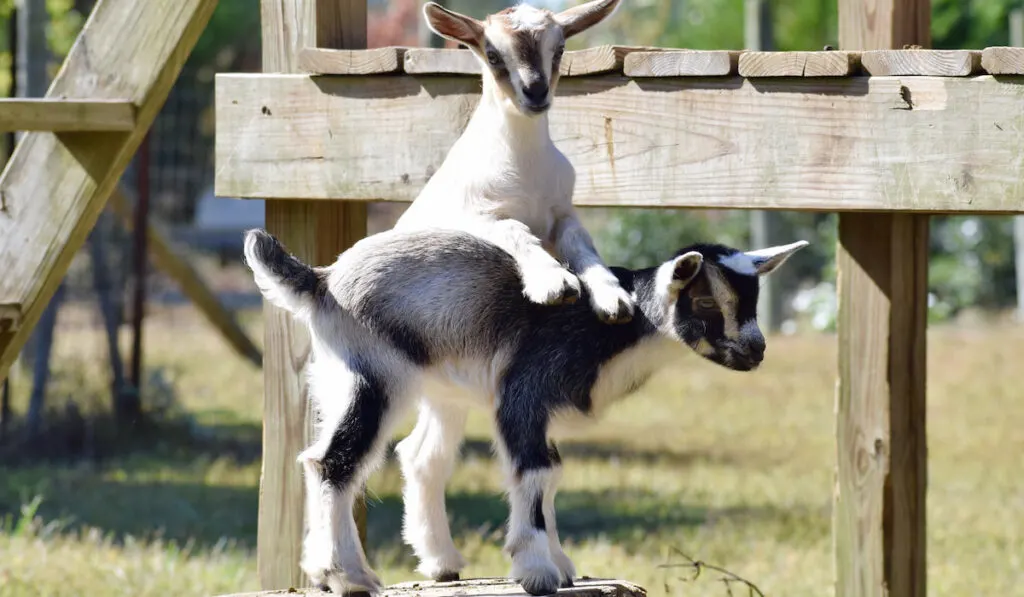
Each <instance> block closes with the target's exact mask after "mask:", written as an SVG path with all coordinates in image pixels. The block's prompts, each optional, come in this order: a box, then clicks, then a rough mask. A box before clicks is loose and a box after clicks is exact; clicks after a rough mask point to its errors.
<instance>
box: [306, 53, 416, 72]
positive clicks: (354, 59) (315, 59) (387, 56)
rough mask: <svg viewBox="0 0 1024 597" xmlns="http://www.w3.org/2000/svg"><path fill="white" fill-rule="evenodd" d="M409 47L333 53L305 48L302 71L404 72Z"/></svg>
mask: <svg viewBox="0 0 1024 597" xmlns="http://www.w3.org/2000/svg"><path fill="white" fill-rule="evenodd" d="M405 50H406V49H405V48H399V47H386V48H374V49H372V50H329V49H326V48H303V49H302V50H301V51H300V52H299V70H301V71H302V72H304V73H310V74H314V75H383V74H390V73H400V72H402V66H403V57H404V55H405Z"/></svg>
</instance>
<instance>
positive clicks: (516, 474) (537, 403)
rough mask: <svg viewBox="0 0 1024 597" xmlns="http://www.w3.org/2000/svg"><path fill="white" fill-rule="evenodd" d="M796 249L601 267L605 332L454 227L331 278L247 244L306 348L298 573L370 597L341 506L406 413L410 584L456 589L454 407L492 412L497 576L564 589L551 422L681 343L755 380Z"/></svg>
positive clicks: (617, 390)
mask: <svg viewBox="0 0 1024 597" xmlns="http://www.w3.org/2000/svg"><path fill="white" fill-rule="evenodd" d="M806 245H807V243H806V242H803V241H801V242H798V243H793V244H791V245H786V246H782V247H775V248H772V249H766V250H762V251H752V252H746V253H743V252H739V251H736V250H735V249H730V248H727V247H723V246H720V245H695V246H692V247H689V248H687V249H684V250H682V251H679V252H678V253H677V254H676V256H674V257H672V258H670V259H668V260H667V261H665V263H663V264H662V265H661V266H659V267H654V268H648V269H641V270H627V269H622V268H614V269H613V271H614V274H613V275H615V276H616V279H617V280H619V282H620V283H621V284H622V286H623V287H624V288H626V289H628V290H629V291H630V292H631V293H632V295H633V296H634V298H635V301H636V306H637V309H636V313H635V314H634V317H633V318H632V320H631V321H630V322H628V323H624V324H621V325H607V324H604V323H601V322H600V321H598V320H597V318H596V317H594V315H593V312H592V311H591V310H590V308H589V307H588V306H587V305H586V304H584V303H582V302H580V303H578V304H570V305H557V306H545V305H537V304H535V303H532V302H530V301H529V300H528V299H526V298H525V297H524V296H523V292H522V289H523V282H522V278H521V275H520V272H519V268H518V267H517V265H516V263H515V261H514V260H513V259H512V257H510V256H509V254H508V253H506V252H505V251H503V250H502V249H500V248H499V247H497V246H496V245H494V244H492V243H489V242H485V241H483V240H481V239H479V238H478V237H476V236H475V235H472V234H468V233H465V232H457V231H440V230H435V231H430V230H423V231H414V232H400V231H393V230H392V231H388V232H382V233H380V234H376V235H374V236H371V237H368V238H365V239H363V240H361V241H359V242H358V243H356V244H355V245H354V246H353V247H352V248H350V249H349V250H347V251H345V252H344V253H342V255H341V256H340V257H339V258H338V260H337V261H336V262H335V263H334V264H333V265H331V266H329V267H325V268H311V267H309V266H307V265H305V264H303V263H301V262H300V261H298V260H297V259H296V258H294V257H292V256H291V255H288V254H287V253H286V252H285V250H284V248H283V247H282V246H281V245H280V244H279V243H278V242H277V240H276V239H274V238H273V237H272V236H270V235H269V234H267V233H266V232H263V231H260V230H254V231H250V232H249V233H248V234H247V236H246V239H245V258H246V262H247V263H248V264H249V267H250V268H252V270H253V274H254V277H255V280H256V284H257V286H259V288H260V291H261V292H262V293H263V296H264V297H265V298H266V299H267V300H268V301H269V302H271V303H273V304H275V305H277V306H279V307H281V308H283V309H286V310H288V311H290V312H291V313H293V314H294V315H295V316H296V317H297V318H298V319H299V320H301V321H303V322H305V323H306V325H307V326H308V328H309V330H310V335H311V337H312V359H311V363H310V365H309V376H310V385H309V387H310V395H311V397H312V399H313V403H314V406H315V409H316V412H317V414H318V417H319V424H318V432H317V438H316V440H315V441H314V443H313V444H312V445H311V446H310V447H309V448H308V449H306V450H305V451H304V452H303V453H302V455H301V456H300V457H299V460H300V461H301V462H302V465H303V468H304V475H305V480H306V494H307V512H308V518H307V520H308V523H309V526H308V529H307V534H306V540H305V545H304V547H303V556H302V567H303V569H304V570H305V572H306V573H307V574H308V575H309V576H310V578H312V579H313V581H314V582H316V583H318V584H320V585H325V586H328V587H330V588H331V590H333V591H335V592H345V591H350V590H359V589H363V590H368V591H370V592H372V593H376V592H378V591H379V590H380V580H379V579H378V578H377V576H376V575H375V574H374V573H373V572H372V571H371V570H370V568H369V566H368V565H367V563H366V559H365V556H364V554H363V550H362V548H361V546H360V544H359V537H358V534H357V532H356V526H355V521H354V520H353V516H352V507H353V504H354V500H355V497H356V495H358V492H359V489H360V487H361V486H362V485H363V484H364V483H365V481H366V479H367V477H368V476H369V475H370V473H371V471H372V470H373V468H374V467H376V466H377V465H378V464H379V463H380V462H381V460H382V459H383V450H384V448H385V445H386V443H387V438H388V437H390V435H391V432H392V429H393V428H394V425H395V423H396V422H398V421H399V420H400V418H401V417H402V415H403V414H404V413H406V412H408V410H409V409H410V408H411V407H412V406H414V405H416V404H417V402H418V403H419V421H418V422H417V425H416V427H415V429H414V430H413V432H412V433H411V434H410V435H409V436H408V437H407V438H406V439H404V440H403V441H402V442H401V443H400V444H399V446H398V448H397V452H398V455H399V459H400V461H401V464H402V474H403V476H404V477H405V488H404V495H403V498H404V504H405V520H404V529H403V533H404V537H405V539H406V541H407V542H408V543H410V544H411V545H412V547H413V549H414V551H415V552H416V555H417V556H418V557H419V560H420V568H419V569H420V571H421V572H423V573H425V574H427V575H430V576H432V577H434V578H436V579H445V580H453V579H456V578H458V573H459V571H460V570H461V569H462V567H463V566H464V565H465V562H464V560H463V559H462V556H461V555H460V554H459V552H458V550H457V549H456V547H455V544H454V542H453V541H452V537H451V532H450V530H449V528H448V519H447V515H446V512H445V499H444V489H445V484H446V482H447V480H448V477H449V476H450V475H451V472H452V467H453V466H454V462H455V457H456V454H457V452H458V448H459V445H460V444H461V441H462V435H463V425H464V423H465V420H466V414H467V409H468V408H469V407H471V406H479V407H483V408H485V409H487V410H488V411H490V412H491V413H492V414H493V418H494V422H495V427H496V432H497V433H496V442H495V445H496V447H497V448H498V454H499V455H500V457H501V460H502V463H503V465H504V466H505V469H506V471H507V472H508V481H507V483H508V495H509V503H510V504H509V505H510V512H509V527H508V535H507V537H506V542H505V548H506V550H507V551H508V553H509V554H510V555H511V557H512V574H511V576H512V578H514V579H516V580H517V581H519V582H520V583H521V584H522V586H523V588H524V589H525V590H526V591H528V592H529V593H531V594H534V595H543V594H548V593H552V592H554V591H555V590H556V589H558V587H559V586H568V585H571V584H572V581H573V578H574V577H575V575H576V571H575V568H574V567H573V563H572V561H571V560H570V559H569V558H568V557H567V556H566V555H565V553H564V552H563V551H562V547H561V545H560V543H559V539H558V531H557V529H556V526H555V501H554V500H555V492H556V490H557V485H558V479H559V476H560V471H561V459H560V458H559V456H558V451H557V449H556V448H555V446H554V444H553V443H550V442H549V431H550V430H551V429H552V426H554V427H555V428H557V426H558V425H559V424H560V423H561V422H563V421H565V419H566V418H567V417H568V418H573V417H582V418H583V419H588V418H589V419H592V418H594V417H595V416H597V415H599V414H600V413H601V411H602V410H604V409H605V408H606V407H607V406H608V405H609V404H610V403H612V402H614V401H615V400H618V399H620V398H622V397H624V396H626V395H628V394H630V393H631V392H632V391H634V390H635V389H637V388H638V387H639V386H640V385H642V384H643V383H644V382H645V381H646V380H647V379H648V378H649V377H650V376H651V375H652V374H653V373H654V372H656V371H657V370H659V369H662V368H664V367H666V366H668V365H670V364H672V363H673V362H676V359H678V357H679V356H680V354H681V353H682V352H684V351H685V347H689V348H690V349H692V350H694V351H696V352H697V353H698V354H700V355H702V356H703V357H705V358H707V359H709V360H711V361H713V362H716V363H718V364H720V365H723V366H725V367H728V368H730V369H734V370H739V371H749V370H751V369H754V368H756V367H757V366H758V365H759V364H760V363H761V361H762V359H763V358H764V350H765V341H764V337H763V336H762V335H761V331H760V330H759V329H758V326H757V320H756V309H757V296H758V278H759V276H763V275H765V274H767V273H769V272H771V271H773V270H774V269H775V268H777V267H778V266H779V265H780V264H781V263H782V262H783V261H785V260H786V259H787V258H788V257H789V256H790V255H792V254H793V253H794V252H796V251H797V250H798V249H800V248H802V247H804V246H806ZM584 293H586V288H584Z"/></svg>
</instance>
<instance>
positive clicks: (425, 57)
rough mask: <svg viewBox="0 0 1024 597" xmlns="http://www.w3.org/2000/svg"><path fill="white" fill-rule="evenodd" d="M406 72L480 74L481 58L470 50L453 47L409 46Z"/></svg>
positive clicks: (419, 73) (417, 73) (406, 53)
mask: <svg viewBox="0 0 1024 597" xmlns="http://www.w3.org/2000/svg"><path fill="white" fill-rule="evenodd" d="M405 72H407V73H409V74H415V75H476V76H480V73H481V72H482V70H481V64H480V60H478V59H477V57H476V56H474V55H473V52H471V51H469V50H456V49H452V48H409V49H408V50H406V51H405Z"/></svg>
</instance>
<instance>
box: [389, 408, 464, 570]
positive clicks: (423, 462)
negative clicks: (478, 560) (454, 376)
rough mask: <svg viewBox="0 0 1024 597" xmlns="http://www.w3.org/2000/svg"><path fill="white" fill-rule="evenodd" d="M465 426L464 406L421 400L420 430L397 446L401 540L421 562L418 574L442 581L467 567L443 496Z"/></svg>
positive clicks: (415, 430) (418, 424) (418, 421)
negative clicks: (401, 484)
mask: <svg viewBox="0 0 1024 597" xmlns="http://www.w3.org/2000/svg"><path fill="white" fill-rule="evenodd" d="M465 425H466V411H465V409H464V408H462V407H458V406H451V405H445V404H435V403H431V402H428V401H427V399H422V400H421V402H420V409H419V418H418V420H417V421H416V427H415V428H414V429H413V430H412V433H410V434H409V436H408V437H407V438H405V439H404V440H402V441H401V442H399V444H398V446H397V447H396V448H395V452H396V453H397V454H398V458H399V461H400V462H401V464H402V476H403V477H404V478H405V486H404V488H403V492H402V493H403V496H402V498H403V502H404V504H405V517H404V520H403V524H402V537H403V538H404V539H405V542H406V543H407V544H408V545H410V546H411V547H412V549H413V551H414V552H415V553H416V557H417V558H418V559H419V566H418V567H417V570H418V571H419V572H420V573H421V574H423V575H424V576H427V577H429V578H432V579H434V580H436V581H439V582H446V581H453V580H458V579H459V572H460V571H461V570H462V569H463V568H464V567H465V566H466V561H465V559H464V558H463V557H462V554H460V553H459V550H458V549H457V548H456V547H455V542H454V541H452V535H451V530H450V529H449V527H448V515H447V512H446V510H445V496H444V490H445V485H446V484H447V482H448V479H449V478H450V477H451V474H452V469H453V468H454V465H455V457H456V456H457V454H458V450H459V445H460V444H461V443H462V437H463V431H464V428H465Z"/></svg>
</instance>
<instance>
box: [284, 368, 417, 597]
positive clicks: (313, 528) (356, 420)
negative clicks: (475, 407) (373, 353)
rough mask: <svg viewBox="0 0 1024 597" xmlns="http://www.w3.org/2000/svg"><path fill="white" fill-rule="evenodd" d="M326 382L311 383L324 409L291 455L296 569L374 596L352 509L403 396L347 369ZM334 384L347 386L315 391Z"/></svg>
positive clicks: (337, 588)
mask: <svg viewBox="0 0 1024 597" xmlns="http://www.w3.org/2000/svg"><path fill="white" fill-rule="evenodd" d="M314 366H315V365H314ZM331 382H332V383H333V385H332V386H330V387H327V384H323V385H322V386H320V387H318V384H316V383H313V384H311V389H312V390H313V391H314V392H316V393H318V394H320V395H318V401H317V402H318V403H319V404H320V405H321V406H326V407H327V408H326V409H325V410H326V411H327V412H322V416H323V422H322V424H321V426H320V432H319V437H318V438H317V440H316V442H315V443H314V444H313V445H312V446H310V447H309V448H308V449H306V450H305V451H304V452H303V453H302V454H301V455H300V456H299V461H300V462H301V463H302V466H303V470H304V474H305V481H306V492H307V509H308V517H307V524H308V528H307V532H306V539H305V542H304V544H303V553H302V563H301V567H302V569H303V571H304V572H305V573H306V574H307V575H308V576H309V577H310V579H311V580H312V581H313V583H314V584H315V585H316V586H319V587H321V588H324V587H326V588H329V589H330V590H331V591H332V592H334V593H339V594H340V593H351V592H356V591H366V592H369V593H371V594H377V593H379V592H380V590H381V582H380V579H379V578H378V577H377V575H376V574H374V572H373V571H372V570H371V569H370V566H369V565H368V564H367V561H366V555H365V553H364V552H363V548H362V545H361V543H360V541H359V532H358V529H357V527H356V522H355V518H354V516H353V512H352V509H353V507H354V505H355V499H356V495H357V492H358V491H359V490H360V488H361V487H362V486H363V483H364V482H365V481H366V478H367V477H368V476H369V474H370V473H371V472H372V470H373V469H374V468H375V467H376V465H377V464H379V462H380V461H381V459H382V456H383V451H384V445H385V443H386V439H387V434H388V430H389V428H390V427H391V425H392V424H393V423H394V421H395V420H396V419H397V415H398V414H399V411H400V407H401V406H402V405H403V403H404V402H405V401H404V399H403V397H402V396H401V394H400V393H399V392H397V391H396V390H395V389H394V386H393V385H392V384H387V383H385V382H384V381H383V380H382V378H381V377H380V376H377V375H375V374H372V373H369V372H364V371H351V372H350V375H349V376H346V377H345V379H344V380H343V381H342V382H340V383H339V380H338V376H332V379H331ZM340 385H347V386H348V387H347V389H343V390H341V391H348V392H349V396H347V397H346V396H324V395H322V393H323V392H325V391H329V392H332V393H333V392H338V391H339V386H340ZM325 398H326V400H328V402H326V403H325V401H324V400H325ZM346 398H348V403H347V404H346V402H345V400H346ZM332 399H333V400H334V401H335V402H333V403H332V402H329V401H330V400H332ZM333 404H338V405H340V407H339V411H338V412H331V411H330V408H329V406H330V405H333Z"/></svg>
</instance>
